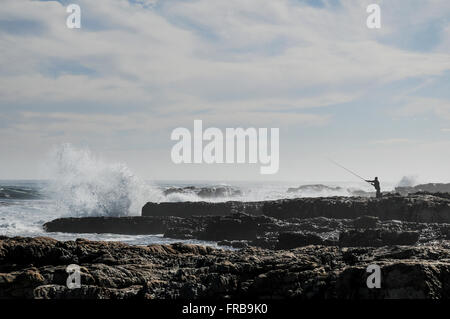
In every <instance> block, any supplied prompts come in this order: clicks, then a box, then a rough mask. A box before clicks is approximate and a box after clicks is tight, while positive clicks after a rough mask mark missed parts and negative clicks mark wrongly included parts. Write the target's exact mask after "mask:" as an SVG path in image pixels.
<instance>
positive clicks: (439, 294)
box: [0, 237, 450, 300]
mask: <svg viewBox="0 0 450 319" xmlns="http://www.w3.org/2000/svg"><path fill="white" fill-rule="evenodd" d="M22 252H28V253H27V254H25V255H23V254H22ZM61 255H64V256H66V258H65V259H59V258H55V256H61ZM100 256H110V257H111V258H112V259H114V262H112V263H111V262H108V263H105V262H104V261H105V260H108V258H106V259H104V258H99V257H100ZM71 263H77V264H79V265H80V271H81V288H79V289H68V288H67V287H66V279H67V273H66V272H65V269H66V267H67V265H69V264H71ZM31 264H33V266H32V265H31ZM372 264H377V265H379V266H380V268H381V276H382V281H381V288H380V289H369V288H367V286H366V280H367V276H368V273H367V272H366V268H367V266H369V265H372ZM449 278H450V248H449V246H448V245H432V246H420V247H411V246H391V247H378V248H373V247H365V248H339V247H337V246H328V247H326V246H305V247H301V248H296V249H293V250H279V251H273V250H265V249H256V248H246V249H241V250H239V251H231V250H220V249H212V248H209V247H203V246H195V245H185V244H179V243H178V244H172V245H150V246H147V247H136V246H128V245H126V244H123V243H116V242H94V241H87V240H77V241H68V242H58V241H56V240H53V239H49V238H20V237H15V238H3V239H0V298H45V299H69V298H77V299H79V298H89V299H99V298H103V299H104V298H108V299H122V298H126V299H178V298H181V299H186V298H192V299H202V298H207V299H216V300H223V299H224V298H247V299H248V298H259V299H267V298H272V299H287V298H295V299H318V298H320V299H335V298H339V299H367V298H369V299H372V298H374V299H378V298H380V299H381V298H421V299H422V298H449V297H450V285H449V284H448V283H449Z"/></svg>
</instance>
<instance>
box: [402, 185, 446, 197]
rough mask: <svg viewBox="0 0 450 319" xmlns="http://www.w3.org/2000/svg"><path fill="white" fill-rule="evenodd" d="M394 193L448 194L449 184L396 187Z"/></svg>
mask: <svg viewBox="0 0 450 319" xmlns="http://www.w3.org/2000/svg"><path fill="white" fill-rule="evenodd" d="M395 191H396V192H398V193H400V194H402V195H407V194H412V193H417V192H426V193H450V183H447V184H445V183H428V184H420V185H416V186H404V187H396V188H395Z"/></svg>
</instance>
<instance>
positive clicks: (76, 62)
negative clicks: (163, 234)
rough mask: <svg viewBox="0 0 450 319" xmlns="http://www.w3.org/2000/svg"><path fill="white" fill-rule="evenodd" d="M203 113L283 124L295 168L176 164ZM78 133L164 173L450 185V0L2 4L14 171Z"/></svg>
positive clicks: (27, 169)
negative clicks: (72, 14)
mask: <svg viewBox="0 0 450 319" xmlns="http://www.w3.org/2000/svg"><path fill="white" fill-rule="evenodd" d="M69 3H76V4H79V5H80V7H81V26H82V27H81V29H68V28H67V27H66V18H67V16H68V15H69V14H68V13H66V7H67V5H68V4H69ZM370 3H378V4H380V6H381V21H382V27H381V29H368V28H367V26H366V19H367V16H368V14H367V13H366V7H367V5H368V4H370ZM194 119H201V120H203V125H204V126H205V127H209V126H214V127H219V128H225V127H244V128H246V127H268V128H271V127H278V128H280V169H279V172H278V173H277V174H275V175H271V176H261V175H260V174H259V167H260V165H258V164H257V165H231V164H229V165H218V164H215V165H207V164H203V165H200V164H195V165H194V164H191V165H188V164H185V165H175V164H173V163H172V162H171V158H170V151H171V148H172V146H173V145H174V142H173V141H171V140H170V133H171V131H172V130H173V129H174V128H176V127H186V128H190V129H192V126H193V120H194ZM66 142H68V143H72V144H73V145H74V146H76V147H82V148H89V149H91V150H92V151H93V152H94V153H95V154H98V155H99V156H101V157H103V158H106V159H108V160H109V161H112V162H116V161H119V162H124V163H126V164H127V165H128V166H129V167H130V168H131V169H132V170H133V171H134V172H136V174H137V175H138V176H140V177H142V178H144V179H150V180H152V179H172V180H173V179H176V180H181V179H195V180H205V179H209V180H258V179H259V180H261V179H267V180H293V181H305V180H306V181H323V180H352V176H349V175H348V174H347V173H346V172H345V171H343V170H341V169H339V168H337V167H336V166H334V165H332V164H331V163H330V162H328V161H327V160H326V157H331V158H333V159H334V160H336V161H338V162H341V163H342V164H344V165H346V166H348V167H349V168H352V169H354V170H355V171H357V172H358V173H359V174H361V175H364V176H366V177H367V178H369V177H371V178H372V177H373V176H375V175H377V176H379V177H380V179H382V180H389V181H396V180H399V179H400V178H401V177H402V176H404V175H417V176H419V178H420V180H423V181H427V180H429V181H447V182H450V169H449V159H450V1H448V0H390V1H375V0H368V1H365V0H363V1H361V0H341V1H337V0H330V1H326V0H316V1H313V0H189V1H177V0H165V1H155V0H151V1H150V0H135V1H131V0H130V1H127V0H95V1H92V0H78V1H75V0H71V1H60V2H56V1H28V0H2V1H1V3H0V179H18V178H42V177H45V176H42V175H41V174H40V172H39V169H38V168H39V165H40V163H41V162H42V161H43V160H44V158H45V155H46V154H47V153H48V152H49V150H50V149H51V148H52V147H54V146H55V145H58V144H61V143H66Z"/></svg>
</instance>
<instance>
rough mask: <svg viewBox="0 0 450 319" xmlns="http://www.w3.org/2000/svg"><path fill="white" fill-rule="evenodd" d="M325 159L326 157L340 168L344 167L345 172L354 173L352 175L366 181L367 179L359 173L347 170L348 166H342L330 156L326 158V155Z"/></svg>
mask: <svg viewBox="0 0 450 319" xmlns="http://www.w3.org/2000/svg"><path fill="white" fill-rule="evenodd" d="M327 159H328V160H329V161H330V162H331V163H333V164H334V165H337V166H339V167H340V168H342V169H345V170H346V171H347V172H349V173H350V174H352V175H354V176H356V177H358V178H360V179H362V180H363V181H365V182H366V183H368V181H367V180H366V179H365V178H362V177H361V176H359V175H358V174H356V173H355V172H352V171H351V170H349V169H348V168H346V167H344V166H342V165H341V164H339V163H337V162H335V161H333V160H332V159H331V158H328V157H327Z"/></svg>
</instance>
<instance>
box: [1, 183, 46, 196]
mask: <svg viewBox="0 0 450 319" xmlns="http://www.w3.org/2000/svg"><path fill="white" fill-rule="evenodd" d="M41 198H43V195H42V194H41V193H40V192H39V191H38V190H37V189H33V188H28V187H19V186H0V199H41Z"/></svg>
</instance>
